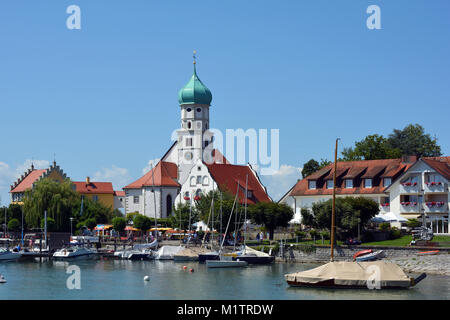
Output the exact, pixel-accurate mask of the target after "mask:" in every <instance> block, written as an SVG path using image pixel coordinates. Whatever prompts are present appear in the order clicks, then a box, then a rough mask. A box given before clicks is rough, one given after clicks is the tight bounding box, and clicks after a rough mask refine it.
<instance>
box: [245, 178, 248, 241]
mask: <svg viewBox="0 0 450 320" xmlns="http://www.w3.org/2000/svg"><path fill="white" fill-rule="evenodd" d="M247 199H248V174H247V175H246V177H245V207H244V250H245V241H246V238H247Z"/></svg>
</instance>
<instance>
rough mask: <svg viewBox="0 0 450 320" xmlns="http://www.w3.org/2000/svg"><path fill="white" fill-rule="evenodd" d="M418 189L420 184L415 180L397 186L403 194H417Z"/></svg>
mask: <svg viewBox="0 0 450 320" xmlns="http://www.w3.org/2000/svg"><path fill="white" fill-rule="evenodd" d="M420 190H421V187H420V184H419V183H417V182H413V183H411V182H408V183H401V184H400V186H399V192H400V193H405V194H417V193H419V192H420Z"/></svg>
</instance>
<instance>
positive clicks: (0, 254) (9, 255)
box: [0, 248, 22, 261]
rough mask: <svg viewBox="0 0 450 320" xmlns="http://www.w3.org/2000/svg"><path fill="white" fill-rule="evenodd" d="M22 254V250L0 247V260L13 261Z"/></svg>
mask: <svg viewBox="0 0 450 320" xmlns="http://www.w3.org/2000/svg"><path fill="white" fill-rule="evenodd" d="M21 256H22V254H21V253H20V252H13V251H10V250H8V249H5V248H0V261H13V260H17V259H19V258H20V257H21Z"/></svg>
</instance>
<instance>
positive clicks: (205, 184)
mask: <svg viewBox="0 0 450 320" xmlns="http://www.w3.org/2000/svg"><path fill="white" fill-rule="evenodd" d="M208 184H209V179H208V177H206V176H205V177H203V185H204V186H207V185H208Z"/></svg>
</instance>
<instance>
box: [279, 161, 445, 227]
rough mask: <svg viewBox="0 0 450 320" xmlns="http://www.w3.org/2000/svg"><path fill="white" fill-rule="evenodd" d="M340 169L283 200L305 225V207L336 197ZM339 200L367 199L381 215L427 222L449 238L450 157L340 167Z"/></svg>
mask: <svg viewBox="0 0 450 320" xmlns="http://www.w3.org/2000/svg"><path fill="white" fill-rule="evenodd" d="M333 175H334V164H330V165H328V166H326V167H324V168H322V169H321V170H319V171H317V172H315V173H313V174H312V175H310V176H308V177H306V178H305V179H303V180H299V181H298V182H297V183H296V184H295V185H294V186H293V187H292V188H291V190H289V191H288V192H287V193H286V194H285V195H284V196H283V197H282V198H281V200H280V202H282V203H286V204H288V205H290V206H292V207H293V209H294V212H295V218H294V220H295V221H296V222H301V214H300V211H301V209H302V208H306V209H311V208H312V205H313V203H316V202H319V201H326V200H328V199H331V198H332V194H333ZM336 176H337V177H336V196H337V197H345V196H363V197H368V198H371V199H373V200H374V201H376V202H377V203H378V204H379V206H380V214H387V213H389V212H391V215H392V213H393V215H394V216H397V217H403V218H405V219H413V218H414V219H419V220H420V221H422V217H424V218H425V220H426V224H427V226H428V227H430V228H432V230H433V231H434V233H436V234H448V233H449V219H448V214H449V191H450V190H449V181H450V157H434V158H421V159H419V160H417V159H416V157H404V158H402V159H386V160H365V161H348V162H338V166H337V172H336Z"/></svg>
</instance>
